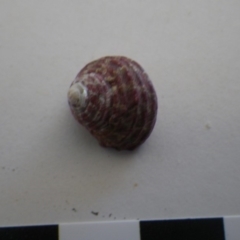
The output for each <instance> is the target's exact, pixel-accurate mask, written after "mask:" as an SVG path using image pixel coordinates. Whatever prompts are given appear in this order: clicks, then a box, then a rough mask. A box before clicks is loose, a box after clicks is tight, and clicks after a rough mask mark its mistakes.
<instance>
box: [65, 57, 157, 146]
mask: <svg viewBox="0 0 240 240" xmlns="http://www.w3.org/2000/svg"><path fill="white" fill-rule="evenodd" d="M68 103H69V106H70V109H71V112H72V114H73V116H74V117H75V119H76V120H77V121H78V122H79V123H80V124H82V125H83V126H84V127H85V128H87V129H88V131H89V132H90V133H91V134H92V135H93V136H94V137H95V138H96V139H97V140H98V142H99V143H100V145H101V146H103V147H111V148H115V149H117V150H132V149H134V148H136V147H138V146H139V145H140V144H142V143H143V142H144V141H145V140H146V139H147V138H148V137H149V135H150V134H151V132H152V130H153V127H154V125H155V122H156V117H157V108H158V106H157V96H156V92H155V90H154V87H153V85H152V83H151V81H150V79H149V77H148V75H147V74H146V72H145V71H144V70H143V68H142V67H141V66H140V65H139V64H138V63H137V62H135V61H133V60H131V59H129V58H126V57H123V56H107V57H103V58H100V59H98V60H95V61H93V62H90V63H89V64H87V65H86V66H85V67H84V68H83V69H82V70H81V71H80V72H79V73H78V75H77V76H76V78H75V80H74V81H73V82H72V84H71V86H70V88H69V91H68Z"/></svg>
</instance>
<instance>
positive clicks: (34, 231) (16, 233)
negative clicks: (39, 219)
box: [0, 225, 58, 240]
mask: <svg viewBox="0 0 240 240" xmlns="http://www.w3.org/2000/svg"><path fill="white" fill-rule="evenodd" d="M0 240H58V225H46V226H29V227H3V228H0Z"/></svg>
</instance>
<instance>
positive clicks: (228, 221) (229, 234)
mask: <svg viewBox="0 0 240 240" xmlns="http://www.w3.org/2000/svg"><path fill="white" fill-rule="evenodd" d="M224 228H225V237H226V240H239V239H240V217H224Z"/></svg>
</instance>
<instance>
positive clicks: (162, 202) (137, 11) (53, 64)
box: [0, 0, 240, 225]
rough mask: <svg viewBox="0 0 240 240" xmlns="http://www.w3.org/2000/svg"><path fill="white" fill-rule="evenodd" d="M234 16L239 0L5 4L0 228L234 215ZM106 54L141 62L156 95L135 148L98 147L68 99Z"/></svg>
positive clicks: (238, 185) (237, 125)
mask: <svg viewBox="0 0 240 240" xmlns="http://www.w3.org/2000/svg"><path fill="white" fill-rule="evenodd" d="M239 13H240V2H239V0H229V1H223V0H195V1H193V0H183V1H178V0H161V1H157V0H156V1H141V0H122V1H110V0H102V1H99V0H86V1H83V0H82V1H79V0H68V1H67V0H60V1H57V0H51V1H47V0H43V1H35V0H22V1H17V0H11V1H9V0H1V1H0V225H13V224H38V223H55V222H56V223H58V222H68V221H70V222H73V221H104V220H114V218H116V219H118V220H119V219H124V218H126V219H136V218H140V219H149V218H176V217H189V216H219V215H232V214H240V79H239V78H240V14H239ZM105 55H125V56H128V57H130V58H133V59H134V60H136V61H138V62H139V63H140V64H141V65H142V66H143V67H144V68H145V70H146V71H147V72H148V74H149V76H150V77H151V79H152V81H153V83H154V86H155V88H156V91H157V93H158V100H159V114H158V120H157V123H156V126H155V129H154V131H153V133H152V135H151V136H150V138H149V139H148V140H147V142H146V143H145V144H144V145H142V146H141V147H140V148H139V149H137V150H136V151H134V152H117V151H114V150H108V149H104V148H101V147H100V146H99V145H98V144H97V142H96V141H95V139H93V138H92V137H91V136H90V135H89V134H88V133H87V131H86V130H84V129H83V128H82V127H81V126H80V125H78V123H77V122H75V120H74V119H73V117H72V116H71V114H70V111H69V108H68V105H67V98H66V95H67V90H68V87H69V85H70V83H71V81H72V80H73V79H74V78H75V76H76V74H77V73H78V71H79V70H80V69H81V68H82V67H83V66H84V65H85V64H86V63H88V62H89V61H92V60H94V59H96V58H99V57H102V56H105ZM91 211H94V212H98V213H99V214H98V216H95V215H93V214H92V213H91Z"/></svg>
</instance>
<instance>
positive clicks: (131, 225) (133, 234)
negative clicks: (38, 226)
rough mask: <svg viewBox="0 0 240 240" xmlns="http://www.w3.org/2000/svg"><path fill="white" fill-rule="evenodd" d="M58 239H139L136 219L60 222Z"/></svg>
mask: <svg viewBox="0 0 240 240" xmlns="http://www.w3.org/2000/svg"><path fill="white" fill-rule="evenodd" d="M59 239H60V240H79V239H81V240H93V239H102V240H112V239H114V240H122V239H131V240H139V239H140V228H139V222H138V221H122V222H113V221H111V222H94V223H75V224H61V225H60V227H59Z"/></svg>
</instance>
